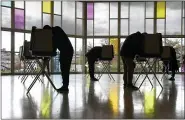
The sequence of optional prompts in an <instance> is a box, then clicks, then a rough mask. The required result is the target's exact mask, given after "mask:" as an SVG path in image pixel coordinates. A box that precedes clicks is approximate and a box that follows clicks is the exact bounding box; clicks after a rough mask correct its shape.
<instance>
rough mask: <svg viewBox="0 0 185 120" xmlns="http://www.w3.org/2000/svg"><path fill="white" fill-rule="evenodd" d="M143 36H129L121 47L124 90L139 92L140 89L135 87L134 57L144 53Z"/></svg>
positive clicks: (137, 33)
mask: <svg viewBox="0 0 185 120" xmlns="http://www.w3.org/2000/svg"><path fill="white" fill-rule="evenodd" d="M143 34H146V33H143ZM143 34H141V33H140V32H136V33H133V34H131V35H129V36H128V37H127V38H126V40H125V41H124V43H123V45H122V47H121V51H120V56H121V58H122V61H123V65H124V76H123V80H124V88H131V89H133V90H138V88H137V87H135V86H134V85H133V83H132V79H133V74H134V68H135V63H134V57H135V56H136V55H139V54H140V53H141V52H142V45H143V40H144V35H143Z"/></svg>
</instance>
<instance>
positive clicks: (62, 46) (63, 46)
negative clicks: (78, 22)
mask: <svg viewBox="0 0 185 120" xmlns="http://www.w3.org/2000/svg"><path fill="white" fill-rule="evenodd" d="M44 28H48V29H51V27H50V26H49V25H45V26H44ZM52 33H53V48H54V49H53V52H56V50H57V49H58V50H59V51H60V58H59V61H60V69H61V74H62V79H63V86H62V87H61V88H59V89H58V90H57V91H58V92H67V91H69V89H68V86H69V74H70V67H71V62H72V58H73V53H74V49H73V46H72V44H71V42H70V40H69V38H68V36H67V34H66V33H65V32H64V31H63V30H62V28H61V27H59V26H55V27H52Z"/></svg>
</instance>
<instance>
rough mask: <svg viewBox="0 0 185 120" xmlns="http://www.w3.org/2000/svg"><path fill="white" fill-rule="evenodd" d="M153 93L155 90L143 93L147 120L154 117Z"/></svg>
mask: <svg viewBox="0 0 185 120" xmlns="http://www.w3.org/2000/svg"><path fill="white" fill-rule="evenodd" d="M155 92H156V89H153V90H152V91H150V92H145V93H144V113H145V115H146V116H147V117H149V118H152V117H153V116H154V107H155V106H154V103H155Z"/></svg>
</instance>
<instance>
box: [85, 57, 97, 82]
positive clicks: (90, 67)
mask: <svg viewBox="0 0 185 120" xmlns="http://www.w3.org/2000/svg"><path fill="white" fill-rule="evenodd" d="M87 60H88V65H89V75H90V78H91V80H92V81H97V79H96V78H95V77H94V64H95V60H94V59H92V58H90V57H87Z"/></svg>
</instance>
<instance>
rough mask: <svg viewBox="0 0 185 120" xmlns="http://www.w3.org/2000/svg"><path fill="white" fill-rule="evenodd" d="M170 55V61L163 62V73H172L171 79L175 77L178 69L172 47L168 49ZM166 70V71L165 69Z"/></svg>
mask: <svg viewBox="0 0 185 120" xmlns="http://www.w3.org/2000/svg"><path fill="white" fill-rule="evenodd" d="M170 54H171V56H172V58H171V60H169V61H163V63H164V65H165V66H164V67H163V71H166V72H167V73H168V71H172V77H173V78H174V77H175V72H176V71H177V70H178V69H179V66H178V63H177V57H176V52H175V49H174V48H173V47H170ZM165 68H166V69H165Z"/></svg>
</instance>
